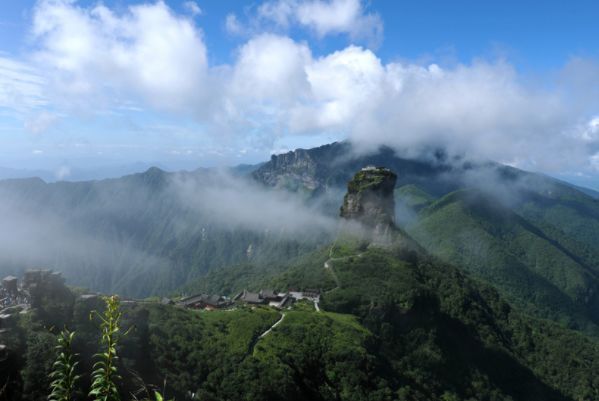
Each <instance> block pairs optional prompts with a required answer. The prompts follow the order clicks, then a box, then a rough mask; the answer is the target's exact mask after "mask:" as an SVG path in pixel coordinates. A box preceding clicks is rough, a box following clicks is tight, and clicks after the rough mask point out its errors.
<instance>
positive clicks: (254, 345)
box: [247, 313, 285, 355]
mask: <svg viewBox="0 0 599 401" xmlns="http://www.w3.org/2000/svg"><path fill="white" fill-rule="evenodd" d="M283 319H285V313H281V318H280V319H279V320H277V321H276V322H275V323H274V324H273V325H272V326H270V328H269V329H268V330H266V331H265V332H264V333H262V334H260V335H259V336H258V337H256V338H254V340H253V341H252V342H251V343H250V346H249V347H248V353H247V355H251V354H253V353H254V348H255V347H256V344H258V341H260V339H262V338H264V337H265V336H266V335H268V333H270V332H271V331H272V330H273V329H274V328H275V327H277V326H278V325H279V324H281V322H282V321H283Z"/></svg>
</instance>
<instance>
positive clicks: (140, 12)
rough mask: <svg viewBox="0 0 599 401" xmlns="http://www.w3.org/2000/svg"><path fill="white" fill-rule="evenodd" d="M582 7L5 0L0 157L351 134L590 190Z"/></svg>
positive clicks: (593, 44)
mask: <svg viewBox="0 0 599 401" xmlns="http://www.w3.org/2000/svg"><path fill="white" fill-rule="evenodd" d="M597 15H599V3H597V2H592V1H573V2H564V1H544V2H538V1H528V2H525V1H501V2H481V1H452V2H446V1H430V0H428V1H377V0H373V1H369V2H367V1H360V0H326V1H325V0H307V1H302V0H272V1H263V2H259V1H253V2H242V1H216V0H211V1H195V2H191V1H168V2H164V3H163V2H153V1H151V2H144V1H131V2H129V1H118V0H117V1H110V0H107V1H103V2H102V3H98V2H96V1H78V2H76V1H66V0H42V1H31V0H25V1H4V2H2V4H0V167H8V168H13V169H28V170H48V171H51V172H53V174H55V176H56V177H57V178H63V179H76V178H78V177H77V174H76V172H77V171H84V170H85V171H88V172H89V171H91V170H95V171H104V170H105V171H110V172H111V173H110V174H114V172H115V171H121V170H118V169H117V170H115V166H124V167H123V168H122V171H123V172H124V171H127V169H134V168H141V167H140V166H145V165H149V164H159V165H161V166H163V167H165V168H168V169H179V168H195V167H199V166H213V165H231V164H238V163H254V162H258V161H261V160H265V159H267V158H268V157H269V155H270V154H271V153H272V152H279V151H284V150H286V149H293V148H296V147H311V146H316V145H319V144H323V143H327V142H330V141H333V140H338V139H350V140H352V141H354V142H355V143H356V144H357V145H358V146H359V148H360V149H364V151H367V150H369V149H372V148H374V147H376V146H378V145H380V144H388V145H390V146H393V147H395V148H396V149H397V150H398V151H400V152H402V153H405V154H408V155H415V154H418V152H420V151H422V149H426V148H428V147H430V146H443V147H447V148H448V149H449V150H450V151H453V152H456V153H460V154H467V155H469V156H470V157H474V158H477V157H478V158H483V159H495V160H498V161H501V162H505V163H508V164H512V165H515V166H518V167H522V168H527V169H531V170H535V171H541V172H546V173H548V174H552V175H556V176H559V177H562V178H566V179H569V180H571V181H575V182H578V183H582V184H585V185H590V186H595V187H597V185H596V183H597V168H599V118H598V117H597V116H599V105H598V104H597V99H598V98H599V97H598V96H597V95H599V90H598V89H597V88H599V67H598V66H597V60H598V59H599V24H597V22H596V16H597ZM139 163H141V164H139ZM133 165H135V166H134V167H133ZM106 174H108V173H106ZM98 175H100V176H101V175H102V173H98Z"/></svg>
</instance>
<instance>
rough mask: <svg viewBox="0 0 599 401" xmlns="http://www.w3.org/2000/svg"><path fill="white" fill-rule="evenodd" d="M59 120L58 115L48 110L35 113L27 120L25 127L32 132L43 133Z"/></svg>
mask: <svg viewBox="0 0 599 401" xmlns="http://www.w3.org/2000/svg"><path fill="white" fill-rule="evenodd" d="M57 121H58V116H57V115H56V114H53V113H49V112H47V111H41V112H39V113H35V114H34V115H33V116H31V117H30V118H28V119H26V120H25V129H26V130H27V131H29V132H31V133H32V134H41V133H43V132H45V131H47V130H48V129H49V128H50V127H51V126H53V125H54V124H55V123H56V122H57Z"/></svg>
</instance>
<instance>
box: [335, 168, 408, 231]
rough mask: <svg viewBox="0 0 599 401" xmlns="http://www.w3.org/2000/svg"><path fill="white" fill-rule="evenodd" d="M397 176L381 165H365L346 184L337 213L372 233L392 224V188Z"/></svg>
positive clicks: (392, 225) (386, 229)
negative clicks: (341, 203) (370, 230)
mask: <svg viewBox="0 0 599 401" xmlns="http://www.w3.org/2000/svg"><path fill="white" fill-rule="evenodd" d="M396 181H397V175H395V173H393V172H392V171H391V170H389V169H387V168H384V167H372V166H369V167H364V168H362V169H361V170H360V171H358V172H357V173H356V175H355V176H354V177H353V178H352V179H351V181H349V183H348V184H347V193H346V194H345V197H344V198H343V205H342V206H341V211H340V215H341V217H342V218H344V219H348V220H354V221H357V222H359V223H361V224H362V225H363V226H365V227H367V228H373V229H374V231H375V233H379V234H383V233H386V232H388V231H389V229H391V228H394V227H395V201H394V199H393V191H394V189H395V183H396Z"/></svg>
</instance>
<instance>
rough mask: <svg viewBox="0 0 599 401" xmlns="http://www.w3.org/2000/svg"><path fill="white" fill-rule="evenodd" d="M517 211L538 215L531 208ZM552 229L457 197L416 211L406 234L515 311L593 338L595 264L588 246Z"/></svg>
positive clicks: (481, 198)
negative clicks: (469, 274) (487, 286)
mask: <svg viewBox="0 0 599 401" xmlns="http://www.w3.org/2000/svg"><path fill="white" fill-rule="evenodd" d="M520 207H521V208H523V209H524V210H528V211H529V213H530V211H533V210H540V209H539V208H538V206H537V205H536V204H535V203H533V202H532V201H527V202H525V203H523V206H520ZM523 215H524V216H526V215H527V213H523ZM539 221H540V222H542V224H539ZM578 223H579V224H580V222H578ZM557 224H559V222H556V225H557ZM556 225H551V221H550V219H536V220H533V219H527V218H525V217H522V216H521V215H519V214H517V213H516V212H515V211H514V210H512V209H510V208H508V207H506V206H505V205H502V204H501V203H500V202H496V201H494V200H493V199H492V198H490V197H489V196H487V195H485V194H482V193H480V192H478V191H474V190H463V191H457V192H453V193H451V194H449V195H446V196H445V197H443V198H441V199H439V200H438V201H436V202H434V203H432V204H431V205H430V206H428V207H427V208H425V209H423V210H422V211H421V212H420V216H419V219H418V220H417V222H415V223H413V224H411V225H410V226H409V227H408V231H409V232H410V234H411V235H412V236H413V237H414V238H415V239H416V240H417V241H418V242H419V243H420V244H421V245H422V246H424V247H425V248H426V249H428V250H429V251H430V252H431V253H433V254H435V255H437V256H438V257H440V258H441V259H443V260H446V261H449V262H451V263H453V264H455V265H457V266H461V267H463V268H465V269H467V270H468V271H469V272H472V273H474V274H475V276H477V277H480V278H482V279H484V280H486V281H487V282H489V283H492V284H493V285H494V286H496V287H497V288H498V289H500V290H501V292H502V293H503V294H505V295H506V296H507V297H508V299H510V300H511V301H512V302H514V304H516V305H518V306H524V307H525V309H527V310H528V311H530V312H534V313H535V314H537V315H539V316H544V317H549V318H552V319H555V320H557V321H561V322H563V323H565V324H566V325H568V326H570V327H574V328H583V329H589V330H592V331H596V329H597V323H598V322H599V313H598V311H599V299H598V298H597V297H596V295H595V294H596V288H597V285H598V283H599V281H598V278H599V277H598V271H597V269H596V267H595V266H598V265H597V261H599V258H598V257H597V255H596V254H595V253H594V251H593V248H591V247H590V245H589V244H585V243H580V242H578V241H577V240H576V238H579V237H581V236H580V235H567V234H565V233H564V232H563V231H561V230H559V229H558V228H556ZM560 226H561V227H563V225H561V224H560V225H559V226H557V227H560Z"/></svg>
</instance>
